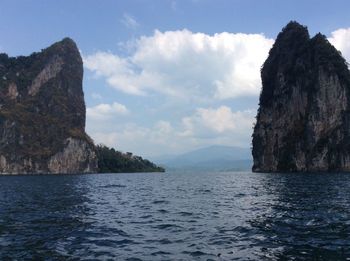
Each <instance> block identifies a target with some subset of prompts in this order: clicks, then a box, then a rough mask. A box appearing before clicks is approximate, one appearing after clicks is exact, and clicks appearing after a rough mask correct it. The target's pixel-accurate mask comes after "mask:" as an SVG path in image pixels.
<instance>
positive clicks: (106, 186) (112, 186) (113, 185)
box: [100, 184, 126, 188]
mask: <svg viewBox="0 0 350 261" xmlns="http://www.w3.org/2000/svg"><path fill="white" fill-rule="evenodd" d="M100 188H126V186H125V185H120V184H110V185H105V186H100Z"/></svg>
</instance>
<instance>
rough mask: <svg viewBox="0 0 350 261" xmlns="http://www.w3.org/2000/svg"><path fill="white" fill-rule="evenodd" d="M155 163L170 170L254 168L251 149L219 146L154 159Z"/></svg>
mask: <svg viewBox="0 0 350 261" xmlns="http://www.w3.org/2000/svg"><path fill="white" fill-rule="evenodd" d="M153 161H154V162H156V163H157V164H160V165H162V166H165V168H166V169H168V170H176V169H179V170H183V169H189V170H191V169H198V170H218V171H224V170H250V169H251V166H252V156H251V150H250V149H249V148H240V147H230V146H219V145H215V146H210V147H205V148H201V149H197V150H194V151H190V152H187V153H184V154H181V155H175V156H171V155H167V156H166V157H163V158H161V157H160V158H154V159H153Z"/></svg>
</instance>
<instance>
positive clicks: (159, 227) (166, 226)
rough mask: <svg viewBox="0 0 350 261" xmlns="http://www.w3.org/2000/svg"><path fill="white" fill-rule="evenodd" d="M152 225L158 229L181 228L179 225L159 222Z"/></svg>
mask: <svg viewBox="0 0 350 261" xmlns="http://www.w3.org/2000/svg"><path fill="white" fill-rule="evenodd" d="M153 227H154V228H158V229H169V228H181V227H180V226H178V225H174V224H160V225H156V226H153Z"/></svg>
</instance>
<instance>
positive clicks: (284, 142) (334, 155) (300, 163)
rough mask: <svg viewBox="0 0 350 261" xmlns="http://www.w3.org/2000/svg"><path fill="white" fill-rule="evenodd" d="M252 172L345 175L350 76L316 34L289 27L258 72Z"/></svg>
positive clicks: (349, 152)
mask: <svg viewBox="0 0 350 261" xmlns="http://www.w3.org/2000/svg"><path fill="white" fill-rule="evenodd" d="M261 78H262V85H263V87H262V92H261V95H260V107H259V109H258V114H257V122H256V125H255V127H254V133H253V151H252V153H253V158H254V165H253V171H256V172H329V171H332V172H333V171H337V172H338V171H339V172H349V171H350V72H349V69H348V64H347V63H346V61H345V59H344V58H343V57H342V55H341V53H340V52H339V51H337V50H336V49H335V48H334V47H333V46H332V45H331V44H330V43H329V41H328V40H327V38H326V37H325V36H324V35H322V34H320V33H318V34H316V35H315V36H314V37H313V38H310V36H309V32H308V30H307V28H306V27H305V26H302V25H300V24H299V23H297V22H294V21H292V22H290V23H289V24H288V25H287V26H286V27H284V28H283V30H282V32H281V33H279V35H278V36H277V39H276V42H275V43H274V45H273V47H272V49H271V50H270V53H269V56H268V58H267V60H266V61H265V63H264V65H263V67H262V70H261Z"/></svg>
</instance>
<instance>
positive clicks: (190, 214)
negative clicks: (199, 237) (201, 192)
mask: <svg viewBox="0 0 350 261" xmlns="http://www.w3.org/2000/svg"><path fill="white" fill-rule="evenodd" d="M179 215H180V216H183V217H188V216H192V215H193V213H192V212H186V211H181V212H179Z"/></svg>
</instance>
